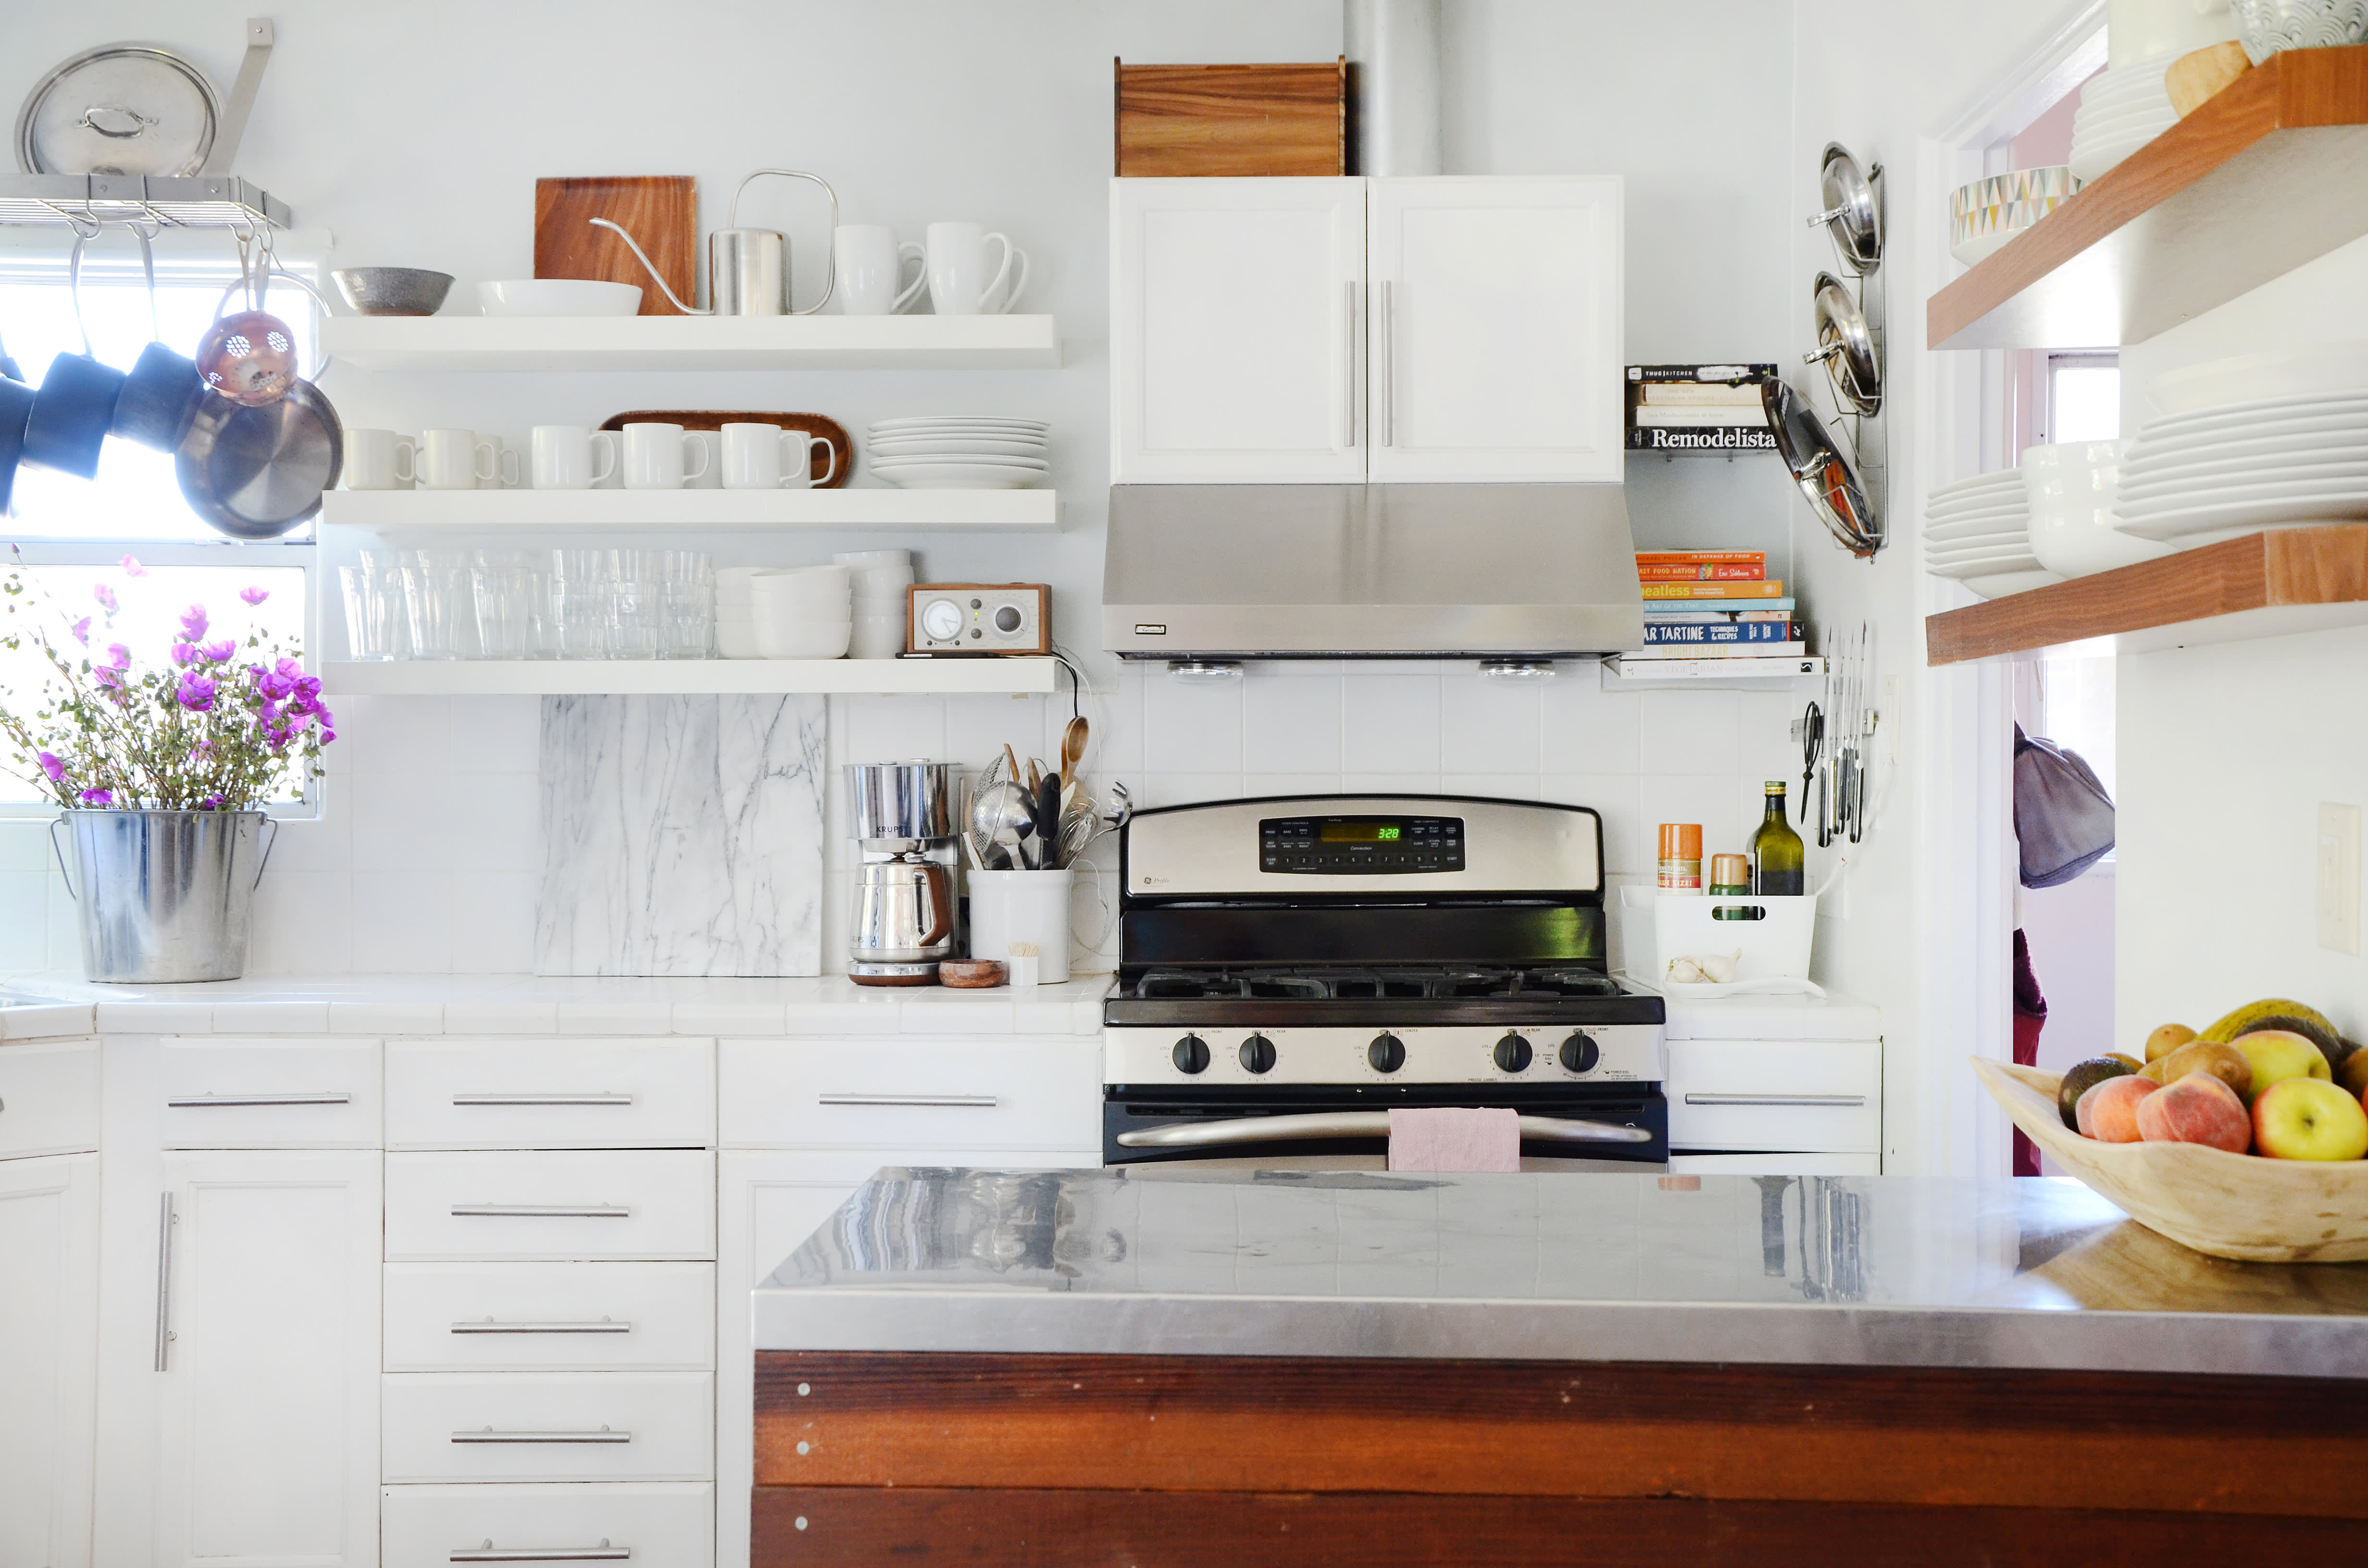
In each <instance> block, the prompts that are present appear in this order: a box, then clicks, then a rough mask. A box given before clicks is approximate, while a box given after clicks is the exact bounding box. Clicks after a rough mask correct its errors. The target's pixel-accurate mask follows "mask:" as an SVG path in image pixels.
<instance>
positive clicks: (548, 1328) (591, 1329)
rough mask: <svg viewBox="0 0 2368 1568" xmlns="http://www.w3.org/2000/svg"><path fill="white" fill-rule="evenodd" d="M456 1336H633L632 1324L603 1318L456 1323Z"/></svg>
mask: <svg viewBox="0 0 2368 1568" xmlns="http://www.w3.org/2000/svg"><path fill="white" fill-rule="evenodd" d="M452 1332H453V1333H455V1334H631V1333H632V1332H633V1325H632V1324H631V1323H619V1322H618V1321H617V1320H616V1319H614V1318H602V1319H601V1320H600V1321H599V1322H598V1323H496V1322H495V1320H494V1319H492V1318H484V1319H481V1320H480V1321H478V1322H476V1323H456V1324H453V1325H452Z"/></svg>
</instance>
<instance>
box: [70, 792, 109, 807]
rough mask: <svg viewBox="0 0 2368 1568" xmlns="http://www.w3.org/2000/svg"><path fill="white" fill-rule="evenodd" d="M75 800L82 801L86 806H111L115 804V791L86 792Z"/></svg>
mask: <svg viewBox="0 0 2368 1568" xmlns="http://www.w3.org/2000/svg"><path fill="white" fill-rule="evenodd" d="M75 798H76V799H77V800H79V801H82V803H83V804H84V805H85V806H111V805H113V804H115V791H114V790H84V791H83V792H82V793H81V794H80V795H79V796H77V797H75Z"/></svg>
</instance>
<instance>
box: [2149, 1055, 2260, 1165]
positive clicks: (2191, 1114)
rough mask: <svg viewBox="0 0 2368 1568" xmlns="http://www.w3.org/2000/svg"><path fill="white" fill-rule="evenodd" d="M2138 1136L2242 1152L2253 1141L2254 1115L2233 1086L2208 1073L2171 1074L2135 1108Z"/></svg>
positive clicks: (2153, 1140)
mask: <svg viewBox="0 0 2368 1568" xmlns="http://www.w3.org/2000/svg"><path fill="white" fill-rule="evenodd" d="M2136 1119H2137V1127H2138V1136H2139V1137H2141V1138H2143V1139H2145V1140H2146V1142H2149V1143H2202V1144H2204V1145H2206V1146H2207V1147H2210V1148H2214V1149H2226V1150H2227V1151H2228V1153H2232V1154H2241V1153H2244V1152H2245V1150H2246V1149H2247V1148H2248V1146H2249V1145H2250V1144H2251V1143H2252V1142H2253V1119H2252V1117H2251V1116H2249V1115H2248V1114H2247V1113H2246V1110H2245V1102H2244V1100H2243V1098H2242V1097H2241V1096H2238V1095H2237V1091H2236V1090H2234V1089H2232V1088H2230V1087H2229V1086H2228V1085H2227V1084H2226V1083H2225V1082H2224V1081H2222V1080H2221V1079H2218V1078H2215V1077H2214V1076H2213V1075H2212V1074H2210V1073H2206V1072H2194V1073H2189V1074H2185V1075H2184V1076H2181V1077H2179V1078H2174V1079H2173V1080H2171V1081H2170V1082H2169V1083H2168V1084H2166V1085H2163V1087H2162V1092H2161V1093H2159V1094H2154V1095H2148V1096H2146V1098H2145V1100H2144V1101H2143V1102H2142V1103H2141V1104H2140V1105H2139V1106H2138V1108H2137V1118H2136Z"/></svg>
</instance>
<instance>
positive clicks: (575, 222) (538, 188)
mask: <svg viewBox="0 0 2368 1568" xmlns="http://www.w3.org/2000/svg"><path fill="white" fill-rule="evenodd" d="M595 218H606V219H608V220H609V222H612V223H618V224H621V225H623V227H624V229H625V231H626V232H627V233H630V234H632V236H633V239H634V241H635V243H637V244H640V246H641V247H642V249H643V250H644V251H647V252H648V253H649V257H650V260H651V261H652V262H653V263H654V264H655V266H656V267H657V269H658V275H659V276H660V277H662V278H665V279H666V287H667V288H669V289H672V290H674V291H675V293H676V295H677V297H679V298H680V299H682V300H684V301H688V302H689V303H692V304H697V303H698V302H699V296H698V294H697V292H696V290H697V289H698V287H699V181H698V180H697V179H695V178H693V177H692V176H689V175H613V176H592V177H588V178H583V179H539V180H537V181H535V182H534V275H535V276H536V277H537V278H592V279H594V280H595V281H598V282H602V283H631V284H633V285H635V286H636V287H638V288H639V289H640V290H641V291H642V309H641V313H642V314H643V315H645V316H678V315H680V314H682V312H680V311H677V310H676V309H675V308H674V307H673V306H672V305H670V304H668V303H666V296H665V295H664V294H662V293H660V292H659V291H658V290H657V289H656V288H655V286H653V285H652V284H651V282H650V275H649V273H648V271H647V270H645V269H644V268H643V266H642V264H641V263H640V262H638V261H636V260H634V259H633V253H632V251H630V250H628V249H626V248H625V242H624V241H622V240H620V239H619V238H618V237H617V236H616V235H615V234H613V233H609V231H608V230H606V229H596V228H594V227H593V226H592V222H591V221H592V220H593V219H595Z"/></svg>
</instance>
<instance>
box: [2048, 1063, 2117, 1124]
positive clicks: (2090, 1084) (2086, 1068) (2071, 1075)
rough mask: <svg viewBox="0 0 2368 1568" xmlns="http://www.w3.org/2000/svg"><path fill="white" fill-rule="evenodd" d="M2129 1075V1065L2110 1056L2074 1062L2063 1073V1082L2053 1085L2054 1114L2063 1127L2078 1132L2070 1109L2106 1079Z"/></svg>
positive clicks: (2076, 1122)
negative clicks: (2060, 1120) (2059, 1118)
mask: <svg viewBox="0 0 2368 1568" xmlns="http://www.w3.org/2000/svg"><path fill="white" fill-rule="evenodd" d="M2129 1075H2130V1066H2129V1063H2128V1062H2116V1061H2114V1060H2113V1059H2112V1057H2110V1056H2091V1057H2090V1058H2089V1060H2088V1061H2086V1062H2074V1063H2073V1064H2072V1066H2071V1068H2070V1069H2069V1070H2068V1071H2066V1073H2065V1074H2064V1079H2063V1082H2061V1083H2059V1084H2057V1085H2055V1114H2056V1115H2058V1116H2060V1117H2062V1118H2063V1119H2064V1125H2065V1126H2066V1127H2068V1128H2070V1129H2071V1130H2072V1131H2075V1132H2078V1131H2080V1124H2079V1123H2078V1121H2076V1120H2074V1119H2073V1117H2072V1108H2073V1107H2074V1106H2076V1105H2078V1103H2079V1102H2080V1096H2082V1095H2085V1094H2087V1093H2088V1092H2089V1090H2090V1089H2093V1088H2095V1087H2096V1086H2097V1085H2099V1084H2101V1083H2103V1082H2104V1081H2105V1080H2106V1079H2108V1078H2126V1077H2128V1076H2129Z"/></svg>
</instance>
